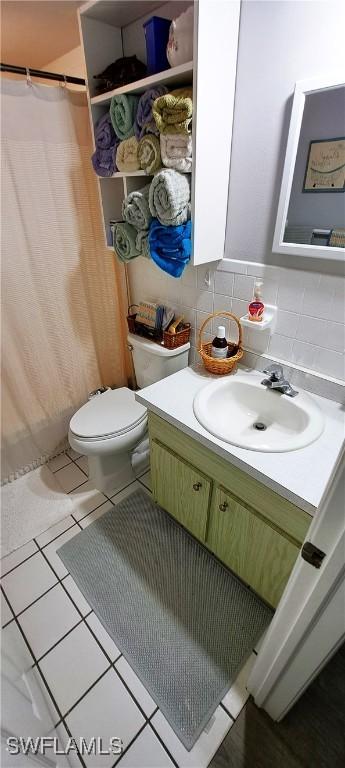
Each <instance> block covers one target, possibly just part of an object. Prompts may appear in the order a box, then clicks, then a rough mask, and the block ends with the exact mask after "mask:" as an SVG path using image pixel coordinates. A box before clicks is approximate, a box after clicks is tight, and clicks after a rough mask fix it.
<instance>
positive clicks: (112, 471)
mask: <svg viewBox="0 0 345 768" xmlns="http://www.w3.org/2000/svg"><path fill="white" fill-rule="evenodd" d="M146 432H147V411H146V408H145V407H144V406H143V405H140V404H139V403H137V402H136V400H135V397H134V392H132V391H131V390H130V389H127V387H121V388H120V389H109V390H107V392H104V393H103V394H101V395H97V397H94V398H92V400H90V401H89V402H88V403H86V404H85V405H83V406H82V407H81V408H80V409H79V411H77V413H75V414H74V416H73V417H72V419H71V422H70V426H69V434H68V439H69V443H70V446H71V447H72V448H74V450H75V451H77V452H78V453H81V454H83V455H84V456H87V458H88V464H89V478H90V480H91V481H92V482H93V484H94V486H95V487H96V488H98V490H99V491H103V493H106V494H107V495H110V496H111V495H113V494H114V493H117V491H119V490H121V489H122V488H124V487H125V486H126V485H128V484H129V483H130V482H132V480H134V479H135V476H134V472H133V469H132V464H131V454H132V451H133V449H134V448H135V447H136V446H137V445H138V444H139V443H140V441H141V440H143V439H144V437H145V434H146Z"/></svg>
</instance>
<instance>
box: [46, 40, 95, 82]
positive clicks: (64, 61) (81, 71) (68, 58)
mask: <svg viewBox="0 0 345 768" xmlns="http://www.w3.org/2000/svg"><path fill="white" fill-rule="evenodd" d="M42 69H45V70H46V71H47V72H61V73H62V74H63V75H71V76H72V77H83V78H85V67H84V59H83V53H82V48H81V45H78V47H77V48H73V49H72V50H71V51H68V53H65V54H64V55H63V56H59V58H58V59H54V60H53V61H49V62H48V63H47V64H45V65H44V66H43V67H42Z"/></svg>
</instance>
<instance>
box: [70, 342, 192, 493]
mask: <svg viewBox="0 0 345 768" xmlns="http://www.w3.org/2000/svg"><path fill="white" fill-rule="evenodd" d="M127 341H128V347H129V349H130V350H131V352H132V356H133V364H134V370H135V375H136V380H137V385H138V388H139V389H142V388H143V387H147V386H149V385H150V384H154V382H156V381H159V380H160V379H164V378H165V377H166V376H170V375H171V374H172V373H176V371H179V370H181V368H185V367H186V366H187V365H188V352H189V348H190V344H189V343H187V344H183V345H182V346H181V347H177V348H176V349H167V348H166V347H162V346H161V345H160V344H156V343H155V342H153V341H150V340H148V339H144V338H142V337H140V336H134V335H133V334H131V333H130V334H128V336H127ZM68 440H69V444H70V446H71V448H73V449H74V450H75V451H77V452H78V453H79V454H82V455H83V456H87V458H88V464H89V478H90V480H91V481H92V483H93V485H94V486H95V488H97V489H98V490H99V491H102V492H103V493H106V494H107V495H108V496H113V495H114V494H115V493H117V492H118V491H120V490H121V489H122V488H124V487H125V486H126V485H128V484H129V483H130V482H132V480H134V479H135V477H136V474H137V472H136V473H135V471H134V470H133V466H135V463H136V462H135V461H134V460H133V456H142V457H145V458H144V462H145V461H146V466H145V463H144V464H143V463H142V460H141V464H140V461H139V466H140V471H141V472H144V471H145V469H146V468H147V469H148V467H149V465H148V440H147V410H146V408H145V407H144V406H143V405H141V404H140V403H137V401H136V400H135V395H134V392H133V391H132V390H130V389H128V387H119V389H108V390H107V391H106V392H103V393H102V394H100V395H97V396H96V397H93V398H92V399H91V400H89V401H88V402H87V403H85V405H83V406H82V407H81V408H79V410H78V411H77V412H76V413H75V414H74V416H72V419H71V421H70V425H69V433H68ZM132 463H133V466H132Z"/></svg>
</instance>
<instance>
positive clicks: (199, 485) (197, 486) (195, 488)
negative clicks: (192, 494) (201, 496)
mask: <svg viewBox="0 0 345 768" xmlns="http://www.w3.org/2000/svg"><path fill="white" fill-rule="evenodd" d="M193 488H194V490H195V491H199V490H200V488H202V483H194V484H193Z"/></svg>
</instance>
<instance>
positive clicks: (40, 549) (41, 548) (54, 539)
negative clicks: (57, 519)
mask: <svg viewBox="0 0 345 768" xmlns="http://www.w3.org/2000/svg"><path fill="white" fill-rule="evenodd" d="M67 517H73V515H67ZM73 520H74V517H73ZM61 522H62V521H61ZM76 522H77V521H76V520H74V523H71V525H69V526H68V528H65V530H64V531H61V533H58V534H57V536H54V538H53V539H50V540H49V541H47V543H46V544H43V547H41V545H40V544H39V543H38V541H37V538H36V539H34V542H35V544H36V545H37V546H38V549H39V551H40V552H42V550H43V549H45V547H48V546H49V544H51V543H52V542H53V541H56V539H58V538H59V537H60V536H63V534H64V533H67V531H70V530H71V528H73V526H74V525H75V523H76ZM55 525H59V523H55ZM53 527H54V526H53V525H52V528H53ZM47 531H49V528H47ZM45 532H46V531H43V533H45ZM39 536H42V534H41V533H40V534H39Z"/></svg>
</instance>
